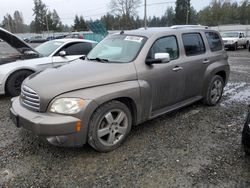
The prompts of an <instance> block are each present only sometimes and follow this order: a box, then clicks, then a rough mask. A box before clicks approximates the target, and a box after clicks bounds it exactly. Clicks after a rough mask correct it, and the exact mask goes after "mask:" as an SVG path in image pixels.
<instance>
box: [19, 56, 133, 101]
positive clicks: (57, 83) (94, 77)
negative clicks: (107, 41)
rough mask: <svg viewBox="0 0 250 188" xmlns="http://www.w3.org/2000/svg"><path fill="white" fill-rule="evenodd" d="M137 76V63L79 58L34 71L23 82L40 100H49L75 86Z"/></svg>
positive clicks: (86, 85)
mask: <svg viewBox="0 0 250 188" xmlns="http://www.w3.org/2000/svg"><path fill="white" fill-rule="evenodd" d="M136 78H137V76H136V70H135V66H134V63H123V64H121V63H100V62H94V61H87V60H84V61H83V60H76V61H73V62H71V63H69V64H66V65H63V66H59V67H56V68H49V69H46V70H45V71H42V72H38V73H35V74H33V75H31V76H30V77H28V78H27V79H26V80H25V81H24V85H26V86H28V87H30V88H31V89H33V90H34V91H36V92H37V94H38V95H39V96H40V98H41V100H42V99H44V100H49V101H50V100H51V99H53V98H54V97H56V96H58V95H60V94H62V93H66V92H70V91H73V90H79V89H83V88H89V87H94V86H98V85H105V84H111V83H117V82H123V81H129V80H135V79H136ZM90 99H91V96H90ZM44 102H45V101H44Z"/></svg>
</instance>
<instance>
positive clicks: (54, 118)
mask: <svg viewBox="0 0 250 188" xmlns="http://www.w3.org/2000/svg"><path fill="white" fill-rule="evenodd" d="M10 113H11V114H10V115H11V117H12V120H13V121H14V123H15V124H16V126H17V127H23V128H24V129H27V130H29V131H31V132H32V133H33V134H35V135H38V136H42V137H45V138H46V139H47V140H48V141H49V142H50V143H51V144H53V145H58V146H70V147H72V146H81V145H83V142H84V141H83V137H82V134H83V132H82V130H81V132H79V130H77V124H78V126H79V122H80V123H81V126H83V125H82V122H81V120H80V119H78V118H76V117H72V116H68V115H60V114H54V113H38V112H33V111H30V110H28V109H26V108H25V107H23V106H22V105H21V104H20V101H19V97H16V98H14V99H12V107H11V109H10Z"/></svg>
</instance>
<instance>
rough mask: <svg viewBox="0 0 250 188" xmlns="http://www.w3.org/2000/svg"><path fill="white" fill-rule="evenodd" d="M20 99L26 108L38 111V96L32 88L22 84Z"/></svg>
mask: <svg viewBox="0 0 250 188" xmlns="http://www.w3.org/2000/svg"><path fill="white" fill-rule="evenodd" d="M20 99H21V103H22V104H23V106H25V107H26V108H28V109H30V110H33V111H36V112H38V111H40V98H39V96H38V94H37V93H36V92H35V91H34V90H33V89H31V88H29V87H27V86H22V89H21V95H20Z"/></svg>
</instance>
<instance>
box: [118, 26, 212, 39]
mask: <svg viewBox="0 0 250 188" xmlns="http://www.w3.org/2000/svg"><path fill="white" fill-rule="evenodd" d="M195 31H196V32H197V31H200V32H201V31H213V32H217V31H215V30H211V29H207V28H204V27H190V26H188V27H184V26H183V27H177V28H175V27H174V28H171V27H150V28H146V29H145V28H140V29H136V30H130V31H124V32H123V31H122V32H121V34H122V33H124V34H128V35H138V36H144V37H147V38H150V37H152V36H153V35H160V34H166V33H167V34H177V33H183V32H195Z"/></svg>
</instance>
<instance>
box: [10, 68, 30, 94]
mask: <svg viewBox="0 0 250 188" xmlns="http://www.w3.org/2000/svg"><path fill="white" fill-rule="evenodd" d="M32 73H33V72H32V71H29V70H20V71H17V72H14V73H13V74H11V75H10V76H9V78H8V79H7V82H6V85H5V90H6V93H7V95H10V96H11V97H15V96H18V95H20V93H21V85H22V83H23V80H24V79H25V78H27V77H28V76H29V75H31V74H32Z"/></svg>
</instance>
